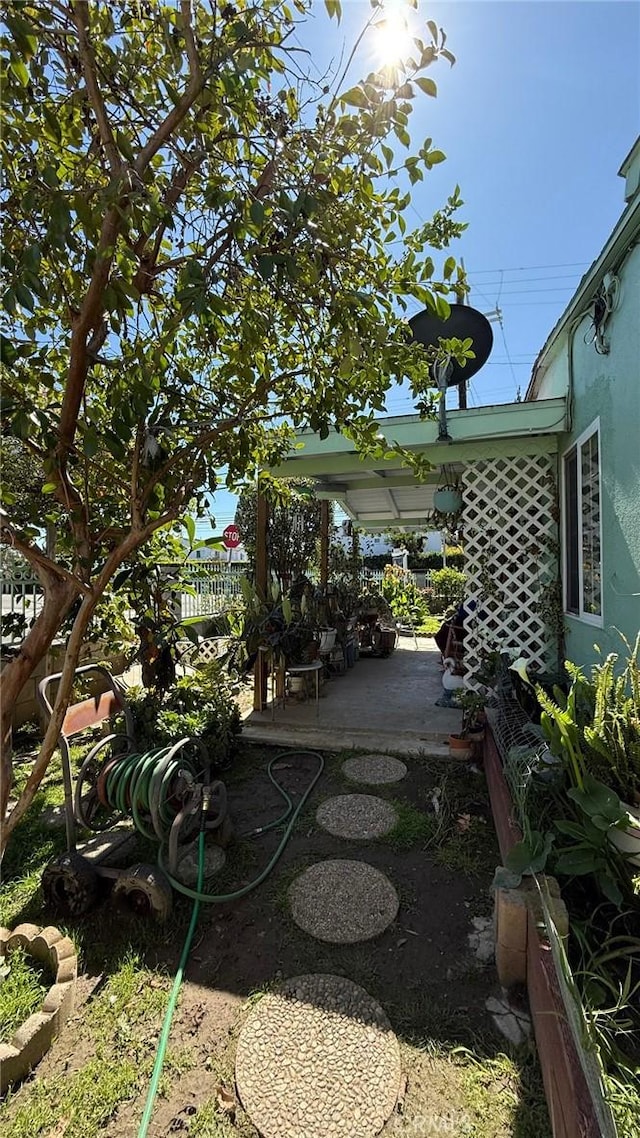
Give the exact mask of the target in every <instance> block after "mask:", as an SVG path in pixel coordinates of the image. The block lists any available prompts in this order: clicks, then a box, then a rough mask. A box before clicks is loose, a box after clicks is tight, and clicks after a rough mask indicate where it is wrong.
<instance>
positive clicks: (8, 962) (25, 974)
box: [0, 947, 50, 1043]
mask: <svg viewBox="0 0 640 1138" xmlns="http://www.w3.org/2000/svg"><path fill="white" fill-rule="evenodd" d="M5 970H7V975H6V976H3V972H4V971H5ZM49 986H50V985H49V982H48V979H47V976H46V971H45V969H44V968H43V967H42V965H40V964H38V962H37V961H36V960H33V959H32V958H31V957H30V956H28V955H27V953H26V952H25V951H24V949H23V948H22V947H20V948H14V949H13V951H12V952H11V953H10V954H9V955H8V956H7V957H6V958H5V963H4V966H3V967H2V969H0V1043H9V1042H10V1041H11V1039H12V1038H13V1035H14V1032H15V1031H16V1029H17V1028H18V1027H20V1024H22V1023H24V1021H25V1020H26V1019H28V1018H29V1016H30V1015H31V1014H32V1012H35V1011H36V1009H37V1008H39V1007H40V1004H41V1003H42V1001H43V1000H44V997H45V995H46V993H47V991H48V990H49Z"/></svg>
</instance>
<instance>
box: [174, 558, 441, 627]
mask: <svg viewBox="0 0 640 1138" xmlns="http://www.w3.org/2000/svg"><path fill="white" fill-rule="evenodd" d="M247 569H248V566H247V565H246V564H243V563H242V562H240V563H233V562H231V563H230V564H227V565H221V564H217V563H214V564H213V565H211V566H207V567H205V566H204V565H202V564H200V565H197V566H195V565H194V566H193V567H191V566H189V567H188V568H185V567H182V568H181V573H180V575H181V578H182V580H183V581H185V582H186V583H188V585H189V589H190V590H193V592H188V593H182V595H181V617H182V620H186V619H187V618H188V617H194V616H208V615H213V614H215V613H218V612H222V611H223V609H225V608H226V607H227V606H228V605H229V604H230V603H231V602H232V601H234V600H235V599H236V598H237V597H240V596H242V589H241V586H240V578H241V577H242V576H244V575H245V574H246V573H247ZM411 576H412V578H413V581H414V583H415V584H417V585H418V586H419V587H420V588H430V587H431V570H429V569H428V570H426V571H425V572H424V573H418V574H415V573H412V574H411ZM383 577H384V572H383V570H382V569H363V570H362V573H361V575H360V581H361V583H364V582H365V581H373V582H374V583H375V584H376V585H380V584H381V582H382V579H383ZM423 578H424V583H423Z"/></svg>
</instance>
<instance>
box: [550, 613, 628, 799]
mask: <svg viewBox="0 0 640 1138" xmlns="http://www.w3.org/2000/svg"><path fill="white" fill-rule="evenodd" d="M625 643H627V642H626V641H625ZM627 650H628V657H627V660H626V664H625V667H624V669H623V670H622V672H621V673H620V674H619V675H616V664H617V662H618V659H619V656H618V654H617V653H614V652H612V653H610V654H609V655H608V656H607V657H606V659H605V660H604V661H603V662H602V663H599V664H594V665H593V668H592V673H591V680H590V681H589V680H587V679H586V677H585V676H584V675H583V673H582V671H581V669H580V668H577V667H576V666H575V665H574V664H571V663H569V662H567V663H566V665H565V666H566V669H567V671H568V673H569V676H570V678H571V685H570V688H569V692H568V694H567V695H566V697H565V696H564V695H563V693H562V692H561V691H560V690H559V689H558V688H555V689H554V696H555V699H553V698H552V697H551V696H549V695H548V694H547V693H546V692H545V691H544V690H543V689H542V688H540V687H538V688H537V689H536V692H537V696H538V701H539V703H540V706H541V707H542V709H543V711H542V714H541V717H540V722H541V725H542V727H543V729H544V731H545V734H546V736H547V738H548V740H549V745H550V747H551V749H552V751H553V752H554V754H557V755H558V757H559V758H562V759H563V760H564V761H566V762H567V764H568V768H569V771H570V774H571V778H572V782H573V784H574V786H576V787H577V788H578V789H581V788H582V784H583V781H584V776H585V773H586V772H587V771H589V772H590V773H592V774H593V775H594V776H595V777H596V778H599V779H601V780H602V781H603V782H605V783H606V784H607V785H608V786H610V787H611V788H612V789H613V790H615V792H616V793H617V794H619V795H620V797H621V798H622V799H623V800H624V801H627V802H634V801H640V669H639V664H638V654H639V651H640V634H639V636H638V638H637V639H636V642H635V645H634V647H633V649H632V648H631V647H630V646H629V644H628V643H627Z"/></svg>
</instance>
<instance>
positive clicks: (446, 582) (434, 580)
mask: <svg viewBox="0 0 640 1138" xmlns="http://www.w3.org/2000/svg"><path fill="white" fill-rule="evenodd" d="M465 580H466V577H465V574H464V573H463V572H462V571H461V570H460V569H435V570H434V571H433V573H432V574H431V588H432V589H433V593H434V596H435V597H437V599H438V601H439V602H440V601H441V602H442V603H443V607H444V608H448V607H449V606H450V605H456V606H457V605H459V604H461V603H462V601H463V599H464V584H465Z"/></svg>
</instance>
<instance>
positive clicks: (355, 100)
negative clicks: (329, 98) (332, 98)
mask: <svg viewBox="0 0 640 1138" xmlns="http://www.w3.org/2000/svg"><path fill="white" fill-rule="evenodd" d="M340 102H341V103H345V104H346V105H347V106H348V107H368V106H369V100H368V99H367V96H366V95H365V93H364V91H363V90H362V87H352V88H351V90H350V91H347V92H346V93H345V94H344V95H341V96H340Z"/></svg>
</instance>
